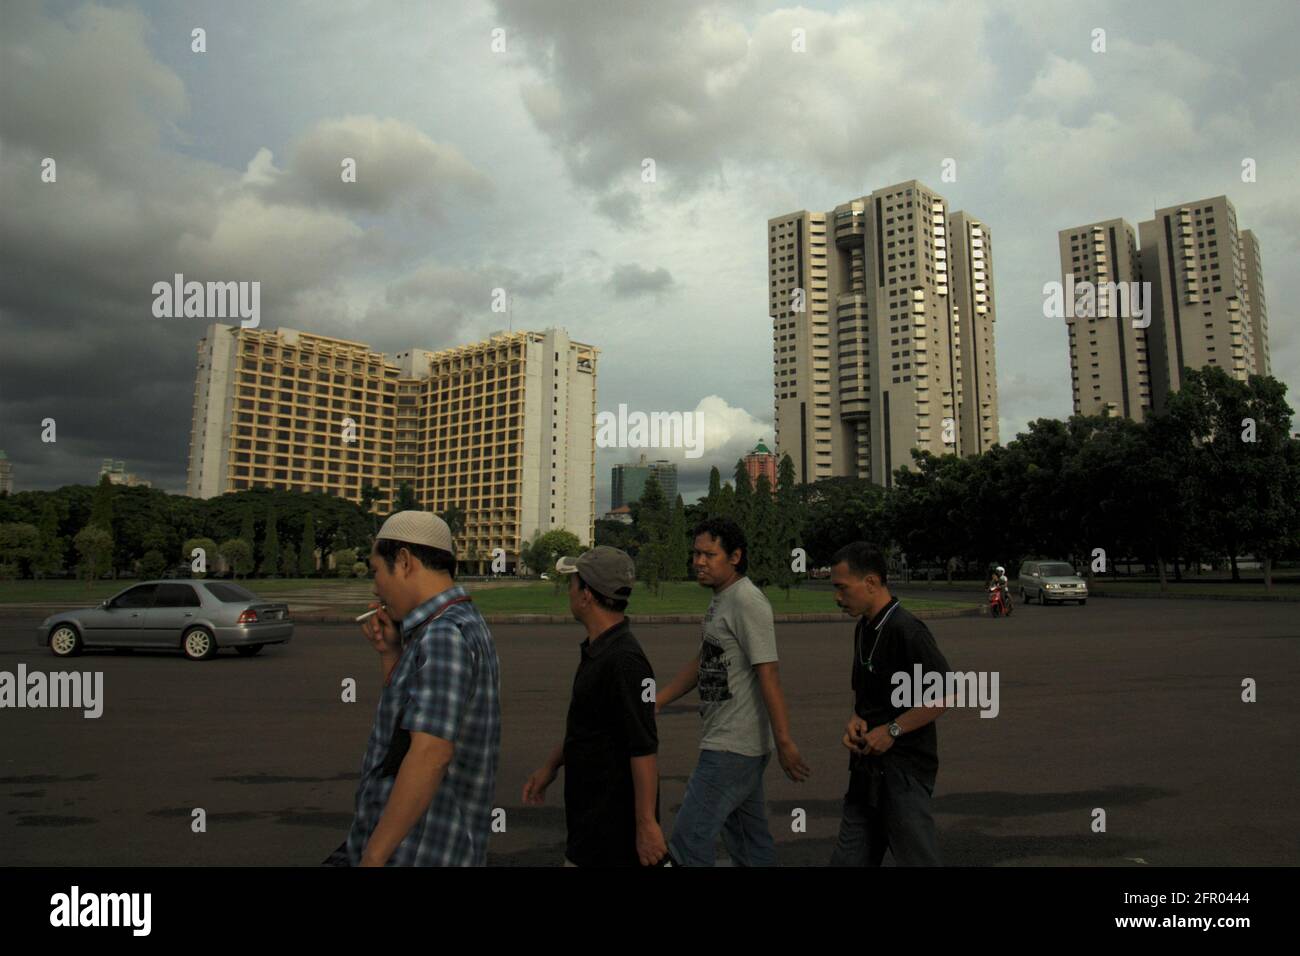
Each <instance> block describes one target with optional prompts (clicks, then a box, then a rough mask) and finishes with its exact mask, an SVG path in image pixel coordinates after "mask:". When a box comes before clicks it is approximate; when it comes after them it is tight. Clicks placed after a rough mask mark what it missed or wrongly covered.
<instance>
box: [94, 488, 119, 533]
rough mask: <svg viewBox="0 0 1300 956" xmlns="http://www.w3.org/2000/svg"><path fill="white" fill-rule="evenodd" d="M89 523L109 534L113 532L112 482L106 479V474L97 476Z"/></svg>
mask: <svg viewBox="0 0 1300 956" xmlns="http://www.w3.org/2000/svg"><path fill="white" fill-rule="evenodd" d="M89 523H90V524H91V525H92V526H93V527H96V528H103V529H104V530H105V531H107V532H108V533H109V535H112V534H113V483H112V482H111V481H109V480H108V475H100V476H99V484H98V485H97V486H96V487H95V498H94V502H93V504H92V505H91V508H90V522H89Z"/></svg>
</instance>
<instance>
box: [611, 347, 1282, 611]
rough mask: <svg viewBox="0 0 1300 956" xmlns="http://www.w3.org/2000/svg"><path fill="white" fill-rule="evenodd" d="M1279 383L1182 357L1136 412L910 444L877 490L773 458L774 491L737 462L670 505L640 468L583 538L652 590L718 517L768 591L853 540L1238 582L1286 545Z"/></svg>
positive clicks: (977, 568)
mask: <svg viewBox="0 0 1300 956" xmlns="http://www.w3.org/2000/svg"><path fill="white" fill-rule="evenodd" d="M1285 395H1286V386H1285V385H1283V384H1282V383H1281V382H1279V381H1277V380H1276V379H1274V378H1272V377H1270V376H1251V378H1250V379H1249V380H1248V381H1246V382H1242V381H1238V380H1236V379H1233V378H1231V377H1230V376H1229V375H1228V374H1227V373H1226V372H1225V371H1223V370H1222V369H1220V368H1215V367H1207V368H1205V369H1200V370H1194V369H1187V370H1185V373H1184V378H1183V387H1182V389H1181V390H1180V391H1178V392H1175V393H1171V395H1170V397H1169V401H1168V403H1167V405H1166V408H1165V410H1164V412H1163V413H1162V414H1159V415H1153V416H1151V417H1149V418H1148V419H1147V420H1146V421H1144V422H1141V423H1138V422H1134V421H1132V420H1130V419H1126V418H1113V417H1096V416H1074V417H1072V418H1070V419H1069V420H1067V421H1061V420H1058V419H1048V418H1044V419H1037V420H1035V421H1033V422H1030V424H1029V426H1028V429H1027V430H1026V431H1025V432H1024V433H1022V434H1019V435H1017V436H1016V438H1015V439H1014V440H1013V441H1011V442H1009V443H1008V444H1007V445H1005V446H1003V445H997V446H994V447H993V448H992V449H990V450H989V451H987V452H985V453H984V454H981V455H972V456H969V457H965V458H962V457H958V456H956V455H942V456H937V455H934V454H931V453H929V452H921V451H913V452H912V458H913V461H912V467H911V468H910V469H909V468H899V469H897V470H896V471H895V472H894V475H893V484H892V487H890V488H888V489H886V488H883V487H881V486H879V485H876V484H873V483H872V482H870V481H868V480H866V479H861V478H848V477H841V478H830V479H825V480H822V481H817V482H813V483H810V484H802V485H795V483H794V466H793V464H792V463H791V462H790V459H789V456H784V457H783V458H782V459H781V462H780V465H779V469H778V479H777V488H776V492H775V494H773V493H772V489H771V487H770V484H769V482H768V481H767V478H766V476H761V477H760V478H759V479H758V481H757V482H756V483H755V484H754V485H753V486H752V487H751V483H750V481H749V476H748V473H747V472H746V471H745V469H744V465H743V462H737V463H736V471H735V475H734V481H733V482H729V483H722V482H720V476H719V473H718V470H717V469H716V468H714V469H713V470H712V471H711V472H710V475H709V491H708V494H707V495H706V496H705V497H704V498H703V499H702V500H701V501H700V502H699V503H697V504H694V505H687V506H685V508H684V509H683V508H682V506H681V499H680V498H679V499H678V500H677V502H676V503H675V504H674V506H673V507H672V508H669V507H667V506H666V503H665V502H664V501H663V496H662V492H661V491H660V490H659V489H658V487H657V485H656V483H655V481H654V478H653V476H652V477H651V479H650V480H649V481H648V482H647V485H646V491H645V494H644V495H643V497H642V499H641V501H640V502H639V503H638V504H634V505H632V506H631V510H632V514H633V519H634V520H633V524H632V525H624V524H621V523H619V522H617V521H604V520H602V521H598V522H597V533H596V537H597V543H599V544H611V545H614V546H615V547H620V548H623V549H624V550H627V551H628V552H629V553H630V554H633V555H634V556H635V557H636V560H637V568H638V573H639V575H640V577H641V578H642V580H644V581H646V582H647V583H649V584H652V585H653V584H656V583H657V582H658V581H661V580H681V579H686V578H688V577H689V576H690V571H689V548H690V541H689V540H688V538H687V535H688V530H687V529H689V528H690V527H693V526H694V525H695V523H696V522H697V521H699V520H701V519H703V518H705V517H711V516H715V515H720V516H723V517H728V518H731V519H733V520H735V521H736V522H737V523H738V524H739V525H740V526H741V528H742V530H744V532H745V535H746V537H747V538H748V540H749V543H750V555H749V559H750V574H751V577H753V578H754V580H755V582H756V583H759V584H774V585H777V586H780V587H789V586H791V584H793V583H796V582H797V581H798V580H800V579H802V578H803V577H805V576H806V575H805V574H804V573H802V571H801V570H798V569H799V568H800V565H801V563H806V566H807V568H809V569H811V568H815V567H818V566H823V565H826V564H828V563H829V562H830V559H831V556H832V555H833V554H834V552H835V551H836V549H837V548H839V547H840V546H842V545H844V544H846V543H848V542H850V541H855V540H866V541H870V542H872V543H874V544H876V545H877V547H879V548H880V549H881V550H882V551H884V552H885V553H886V554H887V555H890V556H891V558H892V560H893V561H894V562H895V563H896V564H898V565H908V566H910V567H912V568H914V569H915V568H920V567H927V568H931V569H937V570H938V571H939V573H941V574H946V575H947V576H949V578H951V575H952V574H953V573H954V572H957V573H961V574H970V573H972V572H973V573H975V574H976V575H979V576H982V575H984V574H986V573H987V571H988V569H989V567H991V566H992V565H994V564H1001V565H1004V566H1005V567H1007V568H1008V569H1009V570H1010V571H1011V573H1012V574H1014V573H1015V570H1016V568H1017V567H1018V566H1019V564H1020V562H1021V561H1023V560H1026V559H1031V558H1051V559H1058V560H1065V561H1069V562H1071V563H1073V564H1074V565H1075V566H1076V567H1077V568H1080V569H1081V570H1084V571H1086V572H1088V573H1094V574H1095V573H1112V574H1113V573H1115V569H1116V566H1117V565H1118V564H1120V563H1123V562H1128V561H1136V562H1140V563H1143V564H1144V565H1146V566H1149V567H1154V568H1155V569H1156V570H1157V573H1158V574H1159V577H1160V580H1161V583H1162V584H1163V583H1164V582H1165V581H1166V579H1167V575H1168V574H1169V572H1170V570H1171V569H1172V573H1173V574H1174V576H1175V577H1178V578H1180V577H1181V575H1182V569H1183V568H1184V567H1187V566H1189V565H1199V564H1200V563H1202V562H1213V563H1217V562H1224V563H1226V564H1227V565H1228V566H1229V567H1230V568H1231V570H1232V577H1233V579H1234V580H1240V571H1239V568H1238V559H1239V558H1241V557H1242V556H1244V555H1252V556H1253V557H1255V558H1256V559H1258V560H1259V561H1260V562H1261V564H1262V567H1263V571H1264V579H1265V584H1266V586H1268V587H1271V586H1272V571H1273V566H1274V565H1275V564H1276V563H1277V562H1278V561H1280V560H1287V561H1293V560H1296V559H1297V558H1300V440H1297V439H1296V438H1295V437H1292V435H1291V433H1290V427H1291V418H1292V410H1291V408H1290V406H1288V405H1287V403H1286V400H1285ZM679 510H680V511H681V512H682V519H684V520H679V519H678V518H677V514H678V512H679ZM796 549H803V552H802V553H803V554H804V555H806V558H804V559H803V560H802V561H801V554H800V552H798V551H796Z"/></svg>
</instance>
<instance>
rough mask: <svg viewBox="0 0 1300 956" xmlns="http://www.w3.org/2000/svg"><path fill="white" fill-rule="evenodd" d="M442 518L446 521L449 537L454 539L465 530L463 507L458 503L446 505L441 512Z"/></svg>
mask: <svg viewBox="0 0 1300 956" xmlns="http://www.w3.org/2000/svg"><path fill="white" fill-rule="evenodd" d="M442 520H443V521H445V522H447V527H448V528H449V529H450V530H451V537H452V539H453V540H455V539H456V538H457V537H459V536H460V533H461V532H462V531H464V530H465V509H464V508H462V507H461V506H460V505H448V506H447V509H446V510H445V511H443V513H442Z"/></svg>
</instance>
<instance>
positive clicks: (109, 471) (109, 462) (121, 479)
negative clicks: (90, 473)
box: [95, 458, 153, 488]
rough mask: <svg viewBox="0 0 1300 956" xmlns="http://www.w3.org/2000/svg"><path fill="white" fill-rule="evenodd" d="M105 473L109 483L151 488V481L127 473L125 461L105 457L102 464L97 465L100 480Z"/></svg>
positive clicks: (128, 486) (127, 486)
mask: <svg viewBox="0 0 1300 956" xmlns="http://www.w3.org/2000/svg"><path fill="white" fill-rule="evenodd" d="M105 475H107V476H108V480H109V483H110V484H114V485H122V486H124V487H126V488H152V487H153V482H151V481H146V480H145V479H143V478H140V477H138V476H136V475H133V474H129V473H128V472H127V470H126V462H124V461H114V460H113V459H112V458H105V459H104V461H103V464H101V465H100V466H99V478H97V479H95V480H96V482H98V481H99V480H101V479H102V478H103V477H104V476H105Z"/></svg>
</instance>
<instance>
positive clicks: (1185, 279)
mask: <svg viewBox="0 0 1300 956" xmlns="http://www.w3.org/2000/svg"><path fill="white" fill-rule="evenodd" d="M1058 245H1059V251H1060V256H1061V278H1062V284H1063V285H1064V287H1065V289H1066V297H1070V296H1071V295H1076V296H1079V295H1082V296H1085V297H1086V291H1087V290H1086V287H1085V288H1084V289H1077V287H1078V286H1079V284H1080V283H1083V282H1085V281H1086V282H1088V283H1091V284H1092V288H1093V297H1092V298H1093V300H1094V303H1095V304H1094V305H1093V307H1092V309H1091V310H1088V309H1087V308H1086V303H1085V306H1084V310H1085V312H1086V311H1091V312H1092V313H1093V314H1091V315H1087V314H1083V315H1080V314H1075V315H1074V316H1073V317H1072V316H1071V315H1070V314H1069V312H1076V313H1077V312H1078V311H1079V309H1078V304H1077V303H1076V304H1075V305H1074V306H1073V307H1072V308H1070V309H1068V310H1067V316H1066V325H1067V329H1068V336H1069V347H1070V373H1071V378H1072V386H1073V397H1074V412H1075V414H1083V415H1122V416H1124V417H1127V418H1132V419H1133V420H1135V421H1143V420H1144V419H1145V418H1146V417H1147V416H1148V415H1150V414H1151V413H1152V412H1153V411H1157V412H1158V411H1160V410H1162V409H1163V408H1164V407H1165V403H1166V402H1167V400H1168V397H1169V393H1170V392H1171V391H1176V390H1177V389H1179V388H1181V386H1182V373H1183V369H1184V368H1203V367H1206V366H1210V365H1215V366H1219V367H1220V368H1223V369H1224V370H1226V371H1227V372H1228V374H1229V375H1231V376H1233V377H1234V378H1237V379H1241V380H1245V379H1246V378H1247V377H1248V376H1250V375H1252V374H1256V373H1259V374H1268V373H1269V370H1270V367H1271V363H1270V360H1269V352H1268V308H1267V303H1266V302H1265V298H1264V280H1263V268H1262V266H1261V263H1260V252H1259V242H1258V240H1257V239H1256V238H1255V235H1254V233H1252V232H1251V231H1250V230H1249V229H1244V230H1239V229H1238V228H1237V213H1236V210H1235V209H1234V208H1233V205H1232V203H1231V202H1230V201H1229V200H1228V197H1226V196H1217V197H1215V198H1213V199H1201V200H1197V201H1196V202H1191V203H1182V204H1180V205H1177V206H1168V207H1166V208H1164V209H1157V210H1156V211H1155V218H1153V219H1150V220H1147V221H1145V222H1141V223H1139V224H1138V231H1137V237H1136V238H1135V237H1134V234H1133V227H1132V226H1130V225H1129V224H1128V223H1127V222H1125V221H1124V220H1123V219H1108V220H1105V221H1102V222H1097V223H1089V224H1087V225H1084V226H1076V227H1074V228H1072V229H1064V230H1062V231H1061V232H1060V234H1059V237H1058ZM1072 283H1073V286H1074V287H1075V289H1076V291H1075V292H1073V293H1072V292H1071V288H1072ZM1144 289H1146V290H1147V291H1143V290H1144ZM1083 301H1084V300H1083V299H1080V300H1077V302H1083ZM1138 304H1140V305H1141V306H1142V311H1141V313H1139V310H1138V309H1137V308H1136V306H1137V305H1138ZM1135 322H1136V323H1137V324H1136V327H1135V324H1134V323H1135Z"/></svg>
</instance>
